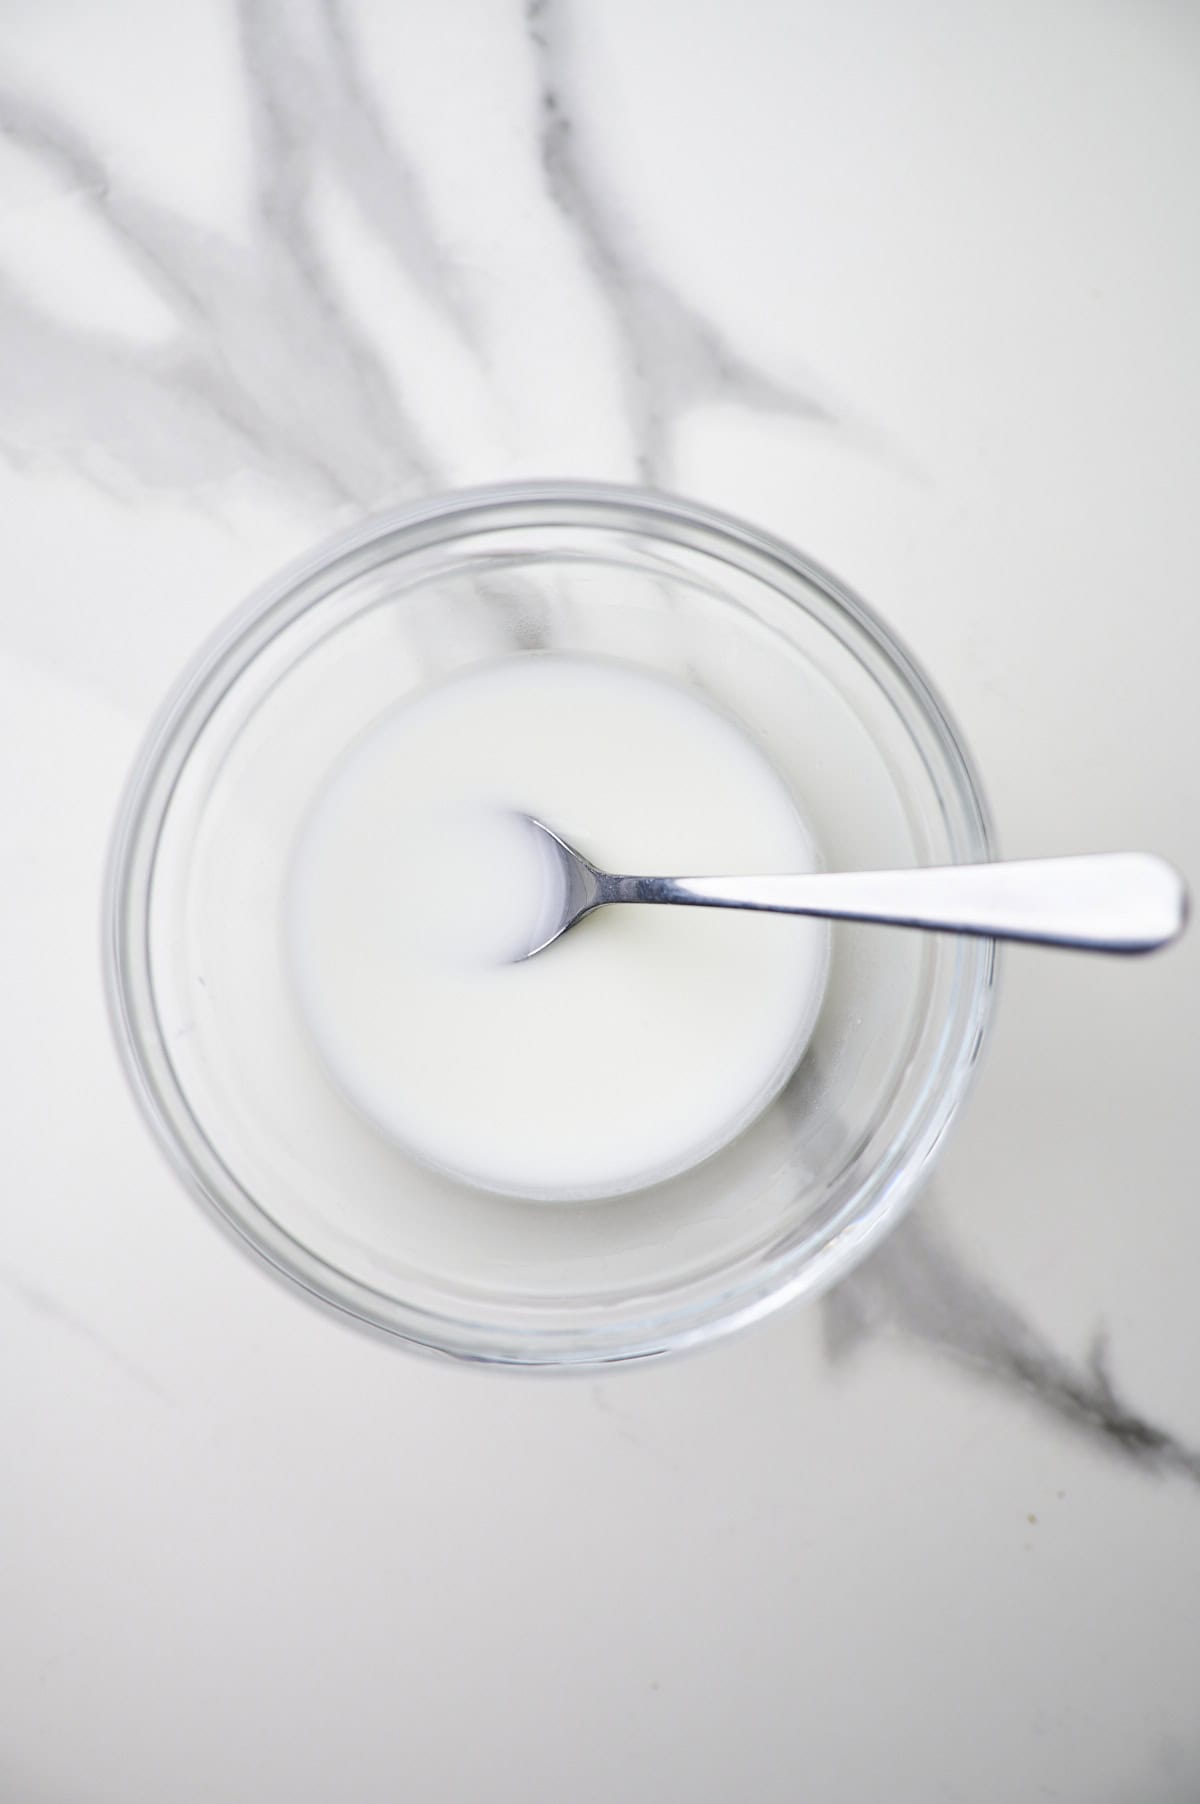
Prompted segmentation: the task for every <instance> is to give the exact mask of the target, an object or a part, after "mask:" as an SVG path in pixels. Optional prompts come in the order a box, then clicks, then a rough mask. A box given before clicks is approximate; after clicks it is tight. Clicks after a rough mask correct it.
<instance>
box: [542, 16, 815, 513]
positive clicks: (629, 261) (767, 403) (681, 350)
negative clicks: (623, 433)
mask: <svg viewBox="0 0 1200 1804" xmlns="http://www.w3.org/2000/svg"><path fill="white" fill-rule="evenodd" d="M525 19H526V27H527V31H528V35H529V42H530V46H531V49H532V54H533V59H534V66H535V69H536V73H537V82H538V107H539V113H540V119H539V137H540V148H541V158H542V166H543V169H544V171H545V177H546V185H547V188H548V191H549V193H550V196H551V199H552V200H553V201H554V204H555V205H556V207H557V208H558V209H559V211H560V212H561V213H562V215H563V216H564V218H565V219H567V220H568V221H569V222H570V224H571V226H572V227H573V229H574V230H575V232H576V233H577V234H578V237H579V239H580V241H581V243H582V245H583V248H584V252H585V254H586V256H587V259H588V262H589V264H590V266H591V269H592V272H593V274H594V275H595V277H596V280H597V282H598V284H599V286H600V288H601V290H602V292H603V294H604V296H605V297H606V299H607V302H608V306H609V310H610V312H611V315H612V318H613V320H614V323H615V326H616V329H617V331H618V333H619V336H620V340H621V343H622V345H623V348H624V353H625V364H626V370H625V378H626V380H625V387H626V393H627V397H628V404H629V408H630V413H631V417H632V423H633V428H634V435H635V442H636V446H637V459H638V474H639V475H640V476H641V478H642V480H643V481H646V482H654V481H661V480H662V479H664V478H665V477H666V476H668V475H669V471H670V456H671V440H672V434H673V430H674V427H675V425H676V423H677V422H678V421H679V419H680V418H681V417H682V416H683V415H684V414H685V413H687V412H688V411H689V409H691V408H692V407H694V406H696V405H697V404H700V403H703V402H704V401H710V400H721V399H732V400H736V401H738V402H739V403H741V404H742V405H744V406H746V407H753V408H755V409H757V410H758V411H759V412H760V413H777V414H786V415H788V416H789V417H791V418H793V419H800V420H807V421H812V422H816V423H820V424H831V423H832V421H831V416H830V414H829V413H828V411H827V410H826V408H825V407H824V406H823V405H822V404H821V403H820V402H819V401H817V400H816V399H815V397H814V396H812V395H809V394H804V393H801V392H800V390H799V389H797V388H795V387H794V386H792V385H791V384H789V383H787V382H784V381H781V380H779V379H778V378H776V377H774V376H771V375H770V374H769V373H768V372H767V371H766V370H764V369H763V368H762V367H761V366H760V365H758V364H756V363H754V362H753V361H751V360H750V359H749V358H747V357H746V356H744V355H743V354H742V353H741V352H740V351H738V350H737V349H736V347H735V346H733V345H732V344H730V342H729V341H728V339H727V338H726V337H725V336H724V334H723V333H722V332H720V331H719V330H718V328H717V327H716V326H715V325H714V324H713V323H712V322H711V321H709V320H706V319H705V318H703V316H702V315H700V314H699V313H698V312H697V311H696V310H695V309H694V308H693V307H692V306H691V305H689V303H688V302H687V301H685V300H684V299H683V297H682V296H681V295H680V294H679V293H678V292H677V290H676V289H675V288H673V287H672V286H671V285H670V283H668V282H667V281H666V280H665V278H663V277H662V276H661V275H660V274H659V273H657V272H656V271H654V270H653V269H651V268H650V267H649V265H648V264H647V263H646V262H645V260H644V258H643V257H642V256H641V254H640V253H639V251H638V249H637V248H636V246H635V245H634V243H633V242H632V240H631V238H630V236H629V234H628V233H627V232H626V231H625V230H624V229H623V227H622V226H621V224H620V223H619V221H618V220H617V218H616V217H615V214H614V211H613V209H611V208H610V207H609V206H607V205H606V204H605V203H604V200H603V198H602V196H601V194H600V192H599V190H598V186H597V184H596V183H595V181H594V179H593V178H592V176H591V175H590V173H589V171H588V167H587V164H586V161H585V159H584V158H583V157H582V156H581V154H580V149H579V141H578V135H577V133H576V131H575V127H574V124H573V121H572V117H571V113H570V109H569V106H568V103H567V100H566V98H565V95H566V88H567V82H568V75H569V62H570V58H569V55H568V43H567V31H566V27H565V25H564V21H563V18H562V12H561V6H560V3H559V0H526V5H525Z"/></svg>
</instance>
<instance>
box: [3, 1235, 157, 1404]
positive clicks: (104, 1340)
mask: <svg viewBox="0 0 1200 1804" xmlns="http://www.w3.org/2000/svg"><path fill="white" fill-rule="evenodd" d="M0 1289H3V1290H5V1291H7V1292H8V1294H9V1296H11V1297H15V1298H16V1299H17V1300H18V1301H19V1302H21V1303H23V1304H24V1305H25V1307H26V1308H27V1309H31V1310H33V1312H34V1313H35V1314H36V1315H40V1316H43V1317H44V1318H45V1319H46V1320H47V1321H51V1322H57V1323H58V1324H59V1326H60V1327H63V1328H65V1329H67V1331H68V1332H69V1333H70V1334H73V1335H74V1336H75V1337H76V1338H77V1339H79V1340H82V1341H86V1343H87V1345H88V1346H89V1347H92V1348H94V1349H95V1351H96V1352H98V1353H100V1354H102V1355H103V1357H104V1358H105V1359H106V1360H107V1361H108V1362H109V1364H110V1365H113V1366H115V1367H116V1368H117V1370H118V1371H119V1372H121V1373H122V1374H123V1376H124V1377H126V1378H128V1379H129V1380H130V1381H131V1382H132V1383H134V1384H136V1385H139V1386H140V1387H141V1389H142V1390H145V1391H149V1392H150V1393H151V1395H152V1396H155V1397H157V1398H158V1399H159V1400H160V1402H163V1403H170V1402H171V1401H172V1399H171V1398H170V1397H169V1396H168V1394H167V1392H166V1391H164V1390H163V1388H162V1386H161V1385H160V1384H159V1383H158V1381H157V1379H155V1378H154V1377H153V1376H152V1375H151V1374H150V1373H149V1372H147V1371H146V1370H145V1369H144V1368H143V1367H142V1366H140V1365H138V1364H137V1363H136V1361H134V1360H132V1359H130V1357H129V1355H128V1354H127V1353H123V1352H122V1350H121V1348H120V1347H118V1346H117V1345H115V1343H114V1342H113V1341H111V1340H109V1338H108V1336H107V1335H106V1334H102V1333H101V1332H100V1330H99V1329H98V1328H95V1327H93V1326H92V1324H91V1322H88V1321H85V1320H84V1318H83V1317H82V1316H80V1315H77V1314H76V1313H75V1311H74V1310H73V1309H70V1308H68V1307H67V1305H66V1304H65V1303H64V1302H63V1301H62V1300H61V1298H59V1297H52V1296H51V1295H50V1294H49V1292H48V1291H44V1290H42V1289H40V1288H39V1286H37V1285H36V1284H31V1283H30V1282H29V1280H28V1279H27V1278H23V1277H20V1276H19V1275H18V1274H17V1273H16V1272H14V1271H12V1270H11V1269H10V1268H9V1267H7V1266H0Z"/></svg>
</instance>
